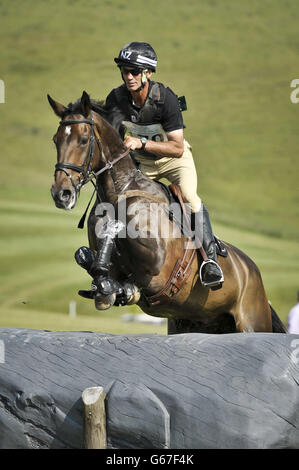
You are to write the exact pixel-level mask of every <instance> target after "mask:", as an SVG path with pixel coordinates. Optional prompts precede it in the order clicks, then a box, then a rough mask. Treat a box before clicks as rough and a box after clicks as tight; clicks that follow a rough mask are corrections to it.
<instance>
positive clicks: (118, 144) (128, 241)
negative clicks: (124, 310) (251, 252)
mask: <svg viewBox="0 0 299 470" xmlns="http://www.w3.org/2000/svg"><path fill="white" fill-rule="evenodd" d="M48 101H49V104H50V106H51V107H52V109H53V111H54V112H55V114H56V115H57V116H58V117H59V118H60V124H59V127H58V129H57V132H56V134H55V135H54V137H53V140H54V142H55V145H56V148H57V163H56V166H55V174H54V181H53V184H52V187H51V194H52V197H53V200H54V202H55V204H56V206H57V207H58V208H61V209H65V210H71V209H72V208H73V207H74V206H75V204H76V202H77V200H78V196H79V194H80V189H81V187H82V186H83V185H84V184H87V183H88V182H89V181H93V180H94V179H95V180H96V183H95V184H94V186H95V191H96V196H97V200H96V202H95V203H94V205H93V207H92V209H91V211H90V215H89V217H88V240H89V248H88V247H82V248H85V249H86V251H85V254H86V253H87V254H86V257H87V258H88V256H91V258H92V261H93V263H94V261H95V257H96V256H99V252H100V248H99V246H100V243H101V240H103V239H101V237H100V233H101V231H102V230H103V226H104V225H103V219H105V216H106V215H107V212H109V208H110V209H111V207H112V209H115V208H116V207H117V209H116V215H115V213H114V214H113V216H112V218H111V217H110V219H109V218H108V221H109V220H110V222H108V225H107V222H106V225H105V226H106V232H105V234H106V235H105V237H106V238H104V239H105V240H106V241H107V240H108V239H109V236H110V239H109V240H110V242H111V240H113V243H112V242H111V243H110V244H109V243H108V245H107V244H106V246H105V249H104V251H105V250H106V251H105V256H106V255H107V253H108V251H109V250H110V251H109V256H108V258H107V256H106V258H107V259H108V261H107V260H106V261H107V263H106V266H105V269H106V276H104V278H103V277H102V278H101V279H102V281H103V282H102V289H101V290H100V292H97V286H96V285H92V289H93V290H92V291H90V292H93V293H94V295H93V296H92V295H91V296H90V298H94V299H95V304H96V308H98V309H104V308H109V307H110V306H111V305H112V304H113V302H114V301H115V300H116V299H117V298H118V297H117V293H115V291H117V288H115V289H114V290H113V288H112V290H111V289H110V290H109V288H111V285H112V286H115V284H113V282H114V283H116V284H117V286H118V288H119V289H120V290H119V292H125V287H124V286H125V285H127V286H128V285H129V289H128V290H129V291H130V293H131V294H132V295H131V296H130V302H129V297H128V296H127V297H126V298H127V300H128V302H125V301H119V302H118V303H117V302H116V303H115V305H123V304H125V303H136V304H137V305H138V306H139V307H140V308H141V310H142V311H144V312H145V313H147V314H149V315H152V316H157V317H164V318H167V319H168V334H177V333H187V332H199V333H217V334H222V333H241V332H275V333H285V332H286V330H285V327H284V325H283V323H282V322H281V320H280V319H279V317H278V315H277V314H276V312H275V311H274V309H273V308H272V307H271V305H270V303H269V302H268V299H267V296H266V292H265V288H264V285H263V281H262V277H261V273H260V271H259V269H258V267H257V266H256V264H255V263H254V262H253V261H252V260H251V259H250V258H249V257H248V256H247V255H246V254H245V253H244V252H242V251H241V250H240V249H238V248H237V247H235V246H233V245H231V244H230V243H228V242H225V241H221V243H222V248H223V249H224V251H226V254H227V256H219V255H218V263H219V265H220V267H221V269H222V271H223V274H224V282H223V284H222V285H221V288H214V289H213V288H209V287H207V286H205V285H203V284H202V282H201V279H200V275H199V271H200V267H201V265H202V262H203V258H204V254H202V252H201V251H200V250H198V249H194V241H192V239H190V236H189V235H188V233H183V232H182V227H179V224H178V223H177V221H176V220H174V218H173V217H171V216H170V212H169V211H167V208H169V205H170V198H169V194H168V193H167V191H165V187H164V186H163V185H161V184H160V183H159V182H157V181H153V180H151V179H150V178H148V177H147V176H146V175H144V174H143V173H142V172H141V171H140V170H139V169H138V167H137V165H136V162H135V161H134V157H133V155H132V152H131V151H130V150H129V149H127V148H126V147H125V145H124V142H123V140H122V139H121V137H120V135H119V134H118V132H117V131H116V130H115V129H114V127H113V126H112V125H111V124H110V122H109V116H108V115H107V112H106V111H105V108H104V107H103V106H101V103H100V102H98V101H95V100H91V99H90V97H89V95H88V94H87V93H86V92H85V91H84V92H83V94H82V96H81V98H80V99H78V100H77V101H76V102H75V103H70V104H69V105H68V106H64V105H63V104H61V103H59V102H57V101H55V100H54V99H52V98H51V97H50V96H49V95H48ZM120 200H121V201H125V203H126V206H125V215H126V220H125V222H124V223H123V224H121V226H119V225H117V220H119V212H120V209H119V201H120ZM101 204H102V205H101ZM103 205H104V207H108V209H107V211H106V213H105V211H103V210H102V211H99V210H98V211H97V209H98V208H99V207H102V206H103ZM157 207H159V208H160V207H162V208H163V210H160V213H159V219H158V222H157V223H156V225H155V227H154V228H153V227H152V224H151V223H150V221H151V220H152V219H153V217H154V216H155V215H156V211H157V210H158V209H157ZM104 213H105V214H104ZM142 214H143V215H142ZM144 214H145V215H146V217H145V218H144ZM104 215H105V216H104ZM113 217H114V218H113ZM142 217H143V219H142ZM141 219H142V220H141ZM105 220H106V219H105ZM112 222H113V224H114V225H113V227H112V228H111V226H110V229H107V227H108V226H109V223H112ZM133 222H134V223H135V228H136V227H137V228H138V230H135V232H134V236H133V235H132V233H128V232H126V229H127V228H128V227H129V225H130V224H132V223H133ZM154 229H155V230H154ZM163 229H164V231H165V232H166V234H168V235H166V236H162V231H163ZM166 229H167V230H166ZM107 230H108V231H107ZM109 230H110V232H109ZM111 230H112V232H113V235H111ZM153 231H155V233H152V232H153ZM124 232H125V235H124V236H120V234H121V233H124ZM131 232H132V231H131ZM190 240H191V241H190ZM190 243H191V247H190ZM88 250H89V253H88ZM82 253H83V252H82ZM82 253H81V254H82ZM194 254H195V256H194ZM100 256H102V254H100ZM83 258H84V256H83ZM77 262H78V260H77ZM85 262H86V266H84V263H85ZM79 264H80V263H79ZM104 264H105V263H104ZM81 265H82V266H83V267H85V269H87V270H88V266H89V267H90V265H91V263H89V264H88V262H87V261H86V259H85V258H84V261H83V262H82V263H81ZM88 272H89V271H88ZM89 273H90V272H89ZM101 279H100V280H101ZM108 281H109V282H110V283H109V282H108ZM105 282H106V284H105ZM107 282H108V290H107V291H105V286H106V287H107ZM111 283H112V284H111ZM126 283H127V284H126ZM122 289H123V290H122ZM105 292H106V294H105ZM126 293H127V291H126ZM105 295H106V298H105ZM99 296H100V300H99ZM101 296H102V297H101ZM103 296H104V301H103ZM101 299H102V300H101ZM105 299H106V302H105Z"/></svg>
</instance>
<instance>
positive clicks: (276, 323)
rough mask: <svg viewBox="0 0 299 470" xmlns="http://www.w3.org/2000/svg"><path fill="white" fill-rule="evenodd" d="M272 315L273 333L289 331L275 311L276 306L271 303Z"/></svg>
mask: <svg viewBox="0 0 299 470" xmlns="http://www.w3.org/2000/svg"><path fill="white" fill-rule="evenodd" d="M270 309H271V316H272V332H273V333H287V330H286V327H285V326H284V324H283V323H282V321H281V320H280V318H279V316H278V315H277V313H276V312H275V310H274V308H272V306H271V305H270Z"/></svg>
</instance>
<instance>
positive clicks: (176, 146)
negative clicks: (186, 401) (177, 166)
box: [124, 129, 184, 158]
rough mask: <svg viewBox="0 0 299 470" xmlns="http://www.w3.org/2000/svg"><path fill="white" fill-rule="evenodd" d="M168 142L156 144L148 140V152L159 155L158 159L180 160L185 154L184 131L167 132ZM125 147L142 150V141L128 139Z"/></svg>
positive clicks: (125, 141) (146, 147) (133, 138)
mask: <svg viewBox="0 0 299 470" xmlns="http://www.w3.org/2000/svg"><path fill="white" fill-rule="evenodd" d="M166 135H167V139H168V141H167V142H155V141H153V140H148V141H147V143H146V146H145V150H146V151H147V152H150V153H153V154H154V155H157V157H174V158H180V157H181V156H182V155H183V152H184V133H183V129H177V130H175V131H171V132H166ZM124 143H125V145H126V146H127V147H128V148H131V149H132V150H136V149H141V148H142V143H141V140H140V139H139V138H137V137H130V136H128V137H126V138H125V140H124Z"/></svg>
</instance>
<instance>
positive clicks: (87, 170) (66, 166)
mask: <svg viewBox="0 0 299 470" xmlns="http://www.w3.org/2000/svg"><path fill="white" fill-rule="evenodd" d="M83 123H84V124H89V125H90V126H91V136H90V142H89V147H88V150H87V154H86V157H85V160H84V163H83V165H81V166H80V165H75V164H73V163H65V162H58V163H56V165H55V173H54V177H55V176H56V173H57V171H63V172H64V173H65V174H66V176H67V177H68V178H70V180H71V183H72V185H73V187H74V188H75V190H76V192H78V191H79V190H80V189H81V187H82V186H83V185H84V184H85V183H87V181H90V179H91V178H90V175H91V174H92V173H93V171H92V162H93V156H94V143H95V141H96V142H97V144H98V147H99V150H100V153H102V148H101V143H100V141H99V139H98V138H97V136H96V135H95V131H94V124H95V123H94V121H93V120H92V119H73V120H69V121H60V123H59V124H60V125H61V126H69V125H72V124H83ZM67 170H73V171H76V172H77V173H80V174H81V175H82V176H83V178H82V179H81V180H80V181H79V183H78V184H75V182H74V180H73V178H72V175H71V174H70V173H69V172H68V171H67Z"/></svg>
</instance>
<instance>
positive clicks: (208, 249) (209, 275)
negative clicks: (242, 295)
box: [193, 204, 224, 289]
mask: <svg viewBox="0 0 299 470" xmlns="http://www.w3.org/2000/svg"><path fill="white" fill-rule="evenodd" d="M193 217H194V220H195V223H196V221H197V224H196V225H195V229H196V233H195V237H196V234H198V235H199V240H200V242H202V247H203V249H204V251H205V253H206V255H207V257H208V260H207V261H203V263H202V265H201V267H200V280H201V282H202V284H203V285H204V286H206V287H211V288H214V289H215V288H220V287H221V284H222V282H223V281H224V278H223V273H222V270H221V268H220V266H219V265H218V263H217V253H216V244H215V239H214V235H213V231H212V227H211V222H210V217H209V213H208V211H207V209H206V207H205V205H204V204H202V208H201V211H200V212H197V213H194V215H193Z"/></svg>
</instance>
